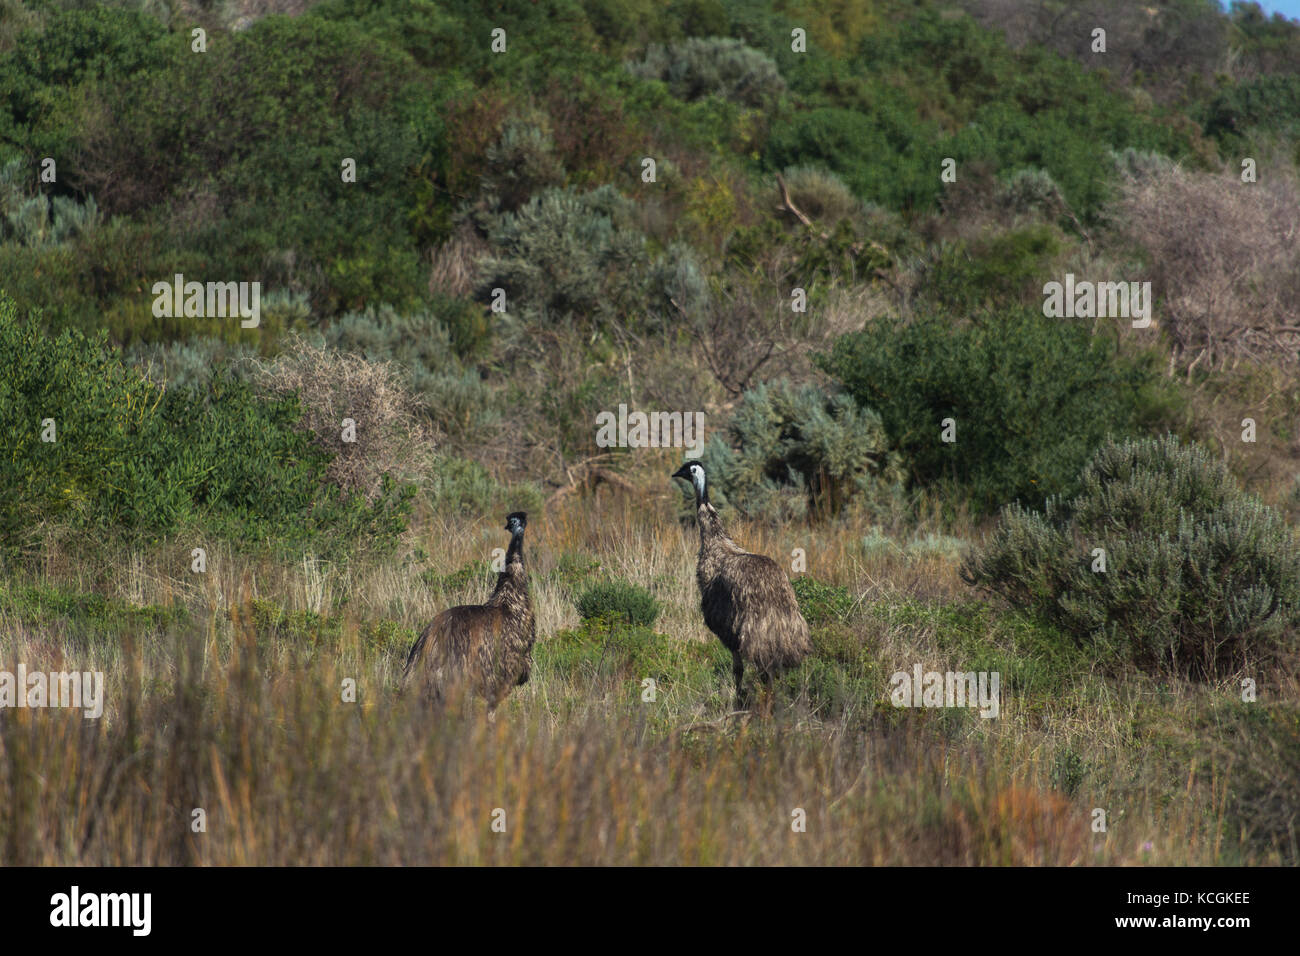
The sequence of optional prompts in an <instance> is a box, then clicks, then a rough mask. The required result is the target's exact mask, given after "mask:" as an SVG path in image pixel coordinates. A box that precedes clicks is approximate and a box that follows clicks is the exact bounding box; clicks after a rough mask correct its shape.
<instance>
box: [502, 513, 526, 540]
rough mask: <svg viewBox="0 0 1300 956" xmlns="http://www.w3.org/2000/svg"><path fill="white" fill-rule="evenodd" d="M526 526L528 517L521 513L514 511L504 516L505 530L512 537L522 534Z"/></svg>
mask: <svg viewBox="0 0 1300 956" xmlns="http://www.w3.org/2000/svg"><path fill="white" fill-rule="evenodd" d="M527 526H528V515H527V514H525V513H524V512H522V511H514V512H511V513H510V514H509V515H507V516H506V530H507V531H509V532H510V533H511V534H512V535H516V534H522V533H523V530H524V528H526V527H527Z"/></svg>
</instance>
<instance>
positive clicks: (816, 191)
mask: <svg viewBox="0 0 1300 956" xmlns="http://www.w3.org/2000/svg"><path fill="white" fill-rule="evenodd" d="M784 178H785V184H786V188H788V189H789V190H790V200H791V201H792V202H793V203H794V204H795V205H796V206H798V207H799V209H800V210H801V211H802V212H804V213H805V214H806V215H808V216H809V217H810V218H812V219H816V220H818V221H820V222H822V223H824V224H825V225H827V226H833V225H836V224H838V223H839V221H840V220H841V219H849V220H853V219H856V218H857V217H858V216H860V215H861V214H862V212H863V207H862V201H861V200H860V199H858V197H857V196H855V195H853V190H851V189H849V187H848V186H846V185H845V184H844V180H842V179H840V178H839V177H838V176H836V175H835V174H834V173H832V172H828V171H826V170H824V169H821V168H819V167H817V166H791V167H790V168H789V169H787V170H786V171H785V176H784Z"/></svg>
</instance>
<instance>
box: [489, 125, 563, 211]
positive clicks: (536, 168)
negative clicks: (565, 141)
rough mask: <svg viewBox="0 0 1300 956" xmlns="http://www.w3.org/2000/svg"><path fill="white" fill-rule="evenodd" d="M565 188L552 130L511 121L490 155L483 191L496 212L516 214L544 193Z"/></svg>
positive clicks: (504, 128)
mask: <svg viewBox="0 0 1300 956" xmlns="http://www.w3.org/2000/svg"><path fill="white" fill-rule="evenodd" d="M563 184H564V164H563V163H562V162H560V159H559V157H558V156H557V155H556V152H555V141H554V140H553V139H552V137H551V133H550V130H548V129H546V128H545V127H544V126H543V125H541V124H539V123H537V122H528V121H526V120H523V119H519V118H512V119H509V120H507V121H506V122H505V124H504V126H503V127H502V129H501V136H500V138H499V139H498V140H497V141H496V142H495V143H493V144H492V145H491V146H490V147H489V148H488V151H487V163H486V164H485V166H484V168H483V172H482V179H481V182H480V188H481V189H482V191H483V192H484V193H485V194H486V196H487V197H488V200H489V204H490V206H491V207H492V208H494V209H499V210H502V211H506V212H513V211H514V210H516V209H518V208H519V207H520V206H522V205H523V204H524V203H525V202H527V201H528V200H529V199H530V198H532V196H533V194H534V193H537V192H540V191H541V190H543V189H554V188H556V187H559V186H562V185H563Z"/></svg>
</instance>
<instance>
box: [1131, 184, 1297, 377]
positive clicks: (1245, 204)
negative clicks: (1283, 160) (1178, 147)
mask: <svg viewBox="0 0 1300 956" xmlns="http://www.w3.org/2000/svg"><path fill="white" fill-rule="evenodd" d="M1111 212H1112V219H1113V221H1114V223H1115V226H1116V229H1117V230H1118V232H1119V233H1120V234H1121V235H1122V236H1123V237H1125V238H1126V239H1128V240H1130V241H1132V242H1134V243H1135V244H1137V245H1139V246H1141V247H1143V248H1144V249H1145V250H1146V251H1147V253H1148V268H1149V270H1150V273H1149V274H1150V279H1151V282H1152V291H1153V292H1154V294H1155V296H1156V299H1157V301H1163V304H1164V308H1163V321H1164V324H1165V327H1166V330H1167V332H1168V334H1169V336H1170V338H1171V339H1172V341H1173V345H1174V356H1173V363H1174V365H1175V366H1177V365H1181V366H1182V367H1184V368H1185V369H1186V370H1187V371H1188V372H1190V371H1191V370H1192V369H1194V368H1196V367H1197V366H1203V367H1205V368H1222V367H1224V366H1225V365H1232V364H1236V363H1237V362H1238V361H1240V360H1241V359H1243V358H1244V359H1250V360H1255V361H1272V362H1286V363H1294V362H1296V360H1297V358H1300V315H1297V308H1298V307H1297V302H1298V301H1300V204H1297V190H1296V185H1295V182H1294V181H1293V180H1291V179H1289V178H1288V177H1287V176H1286V175H1285V174H1282V173H1281V172H1280V171H1279V172H1276V173H1273V172H1267V171H1261V175H1260V181H1259V182H1257V183H1242V182H1241V181H1240V178H1239V176H1238V175H1237V174H1236V173H1235V172H1234V171H1232V170H1231V169H1230V170H1229V171H1228V172H1227V173H1226V174H1223V175H1216V174H1211V173H1197V172H1192V171H1189V170H1186V169H1183V168H1181V167H1177V166H1174V165H1172V164H1171V165H1167V166H1164V167H1162V168H1159V169H1155V168H1147V169H1142V168H1137V169H1133V168H1130V169H1127V170H1121V187H1120V197H1119V199H1118V200H1117V202H1116V204H1115V206H1114V207H1113V208H1112V210H1111Z"/></svg>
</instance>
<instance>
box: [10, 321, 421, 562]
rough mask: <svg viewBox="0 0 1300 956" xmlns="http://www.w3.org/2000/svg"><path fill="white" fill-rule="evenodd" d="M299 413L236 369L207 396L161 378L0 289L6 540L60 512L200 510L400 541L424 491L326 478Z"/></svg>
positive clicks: (91, 515)
mask: <svg viewBox="0 0 1300 956" xmlns="http://www.w3.org/2000/svg"><path fill="white" fill-rule="evenodd" d="M300 418H301V409H300V406H299V404H298V401H297V399H296V398H286V399H283V400H279V401H263V400H261V399H259V398H258V397H257V395H256V394H255V393H254V391H253V388H252V386H251V385H249V384H248V383H247V382H242V381H237V380H234V379H232V378H229V377H219V378H214V379H213V380H211V381H210V382H209V383H208V384H207V387H206V388H205V389H204V390H203V391H202V392H200V393H198V394H195V393H194V392H190V391H186V390H181V389H168V390H162V389H160V388H158V387H157V386H155V385H154V384H152V383H151V382H149V381H147V380H146V379H144V378H143V377H141V376H140V374H139V373H137V372H136V371H134V370H133V369H131V368H129V367H127V366H126V365H124V364H123V362H122V359H121V354H120V353H118V352H115V351H112V350H110V349H109V348H108V347H107V345H106V334H105V333H103V332H101V333H100V335H99V336H98V337H96V338H95V339H88V338H86V337H85V336H83V335H81V333H79V332H76V331H73V330H65V331H64V332H63V333H62V334H61V335H59V336H57V337H55V336H50V335H47V334H45V333H44V331H43V330H42V329H41V328H40V326H39V325H38V324H37V323H36V322H35V321H34V320H32V319H28V320H26V321H19V320H18V319H17V317H16V314H15V309H14V305H13V302H12V301H11V300H8V299H6V298H4V297H0V420H3V421H4V422H6V423H7V424H6V427H7V428H8V430H9V434H8V439H9V446H8V447H9V448H10V451H9V453H7V454H5V455H4V456H0V482H3V484H4V486H5V487H7V488H10V489H12V491H11V493H10V494H7V495H6V496H5V498H4V501H3V502H0V540H3V541H4V542H5V543H8V544H13V543H17V542H19V541H21V540H22V538H23V537H25V536H26V535H27V534H28V533H30V532H31V531H33V530H34V529H36V528H37V527H38V526H39V525H40V524H42V523H44V522H47V521H55V522H62V523H66V524H68V525H70V526H72V527H82V528H86V527H101V528H102V527H114V528H118V529H123V530H128V531H133V532H136V533H142V534H163V533H167V532H170V531H173V530H175V529H177V528H179V527H180V526H181V525H182V524H186V523H191V522H198V523H200V524H203V525H206V526H207V527H209V528H210V529H211V530H213V531H215V532H217V533H218V534H224V535H230V536H234V537H241V538H251V539H253V540H257V539H264V538H267V537H270V536H275V537H278V538H280V539H281V540H282V541H283V542H285V543H286V544H287V543H290V539H292V538H293V537H294V536H300V537H301V536H308V535H311V534H314V533H316V532H319V531H322V530H324V529H327V528H328V529H331V530H334V531H337V532H340V533H341V534H342V535H345V536H346V535H357V534H370V535H373V536H374V537H375V540H376V542H377V543H379V544H380V545H381V546H382V545H383V543H384V542H388V541H391V539H392V536H393V535H395V534H396V533H397V532H398V531H400V530H402V529H403V528H404V527H405V525H406V521H407V517H408V515H409V502H410V497H411V493H412V492H411V490H410V489H402V488H397V487H395V486H393V484H392V483H391V482H389V481H385V482H383V483H382V488H380V489H379V491H378V493H377V494H376V496H375V498H374V499H373V501H372V503H370V504H369V505H368V504H367V502H366V501H365V499H364V498H362V497H360V496H347V495H344V494H342V493H341V492H340V490H339V489H338V488H337V487H335V486H332V485H328V484H326V483H325V475H326V470H327V468H328V466H329V464H330V460H331V459H330V456H329V455H327V454H324V453H322V452H319V451H318V450H316V449H315V448H313V446H312V444H311V441H310V439H309V438H308V436H306V435H304V434H302V433H301V432H300V431H299V430H298V429H297V428H296V427H295V426H296V425H297V423H298V421H299V419H300ZM46 423H49V424H46ZM51 427H52V428H53V431H52V432H51V431H50V428H51ZM45 436H52V437H53V438H55V440H54V441H44V440H42V439H43V437H45ZM338 543H339V544H340V546H341V544H342V541H341V539H340V541H339V542H338Z"/></svg>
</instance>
